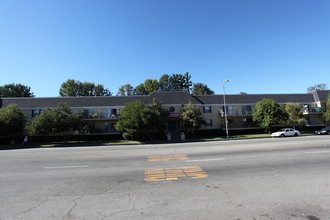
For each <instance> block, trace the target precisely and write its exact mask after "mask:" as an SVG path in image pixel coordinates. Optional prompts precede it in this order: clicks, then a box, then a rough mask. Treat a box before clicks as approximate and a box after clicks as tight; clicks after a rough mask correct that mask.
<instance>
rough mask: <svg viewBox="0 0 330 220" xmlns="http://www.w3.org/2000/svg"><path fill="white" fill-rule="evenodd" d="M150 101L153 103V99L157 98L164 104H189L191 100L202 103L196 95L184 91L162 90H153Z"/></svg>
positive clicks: (194, 102)
mask: <svg viewBox="0 0 330 220" xmlns="http://www.w3.org/2000/svg"><path fill="white" fill-rule="evenodd" d="M149 97H150V98H149V102H150V103H151V102H152V100H153V99H157V100H158V101H160V102H161V104H163V105H170V104H173V105H177V104H188V103H189V102H191V103H193V104H195V105H196V104H201V102H200V101H198V100H197V99H196V98H195V97H194V96H192V95H190V94H189V93H187V92H183V91H161V92H153V93H152V94H151V95H150V96H149Z"/></svg>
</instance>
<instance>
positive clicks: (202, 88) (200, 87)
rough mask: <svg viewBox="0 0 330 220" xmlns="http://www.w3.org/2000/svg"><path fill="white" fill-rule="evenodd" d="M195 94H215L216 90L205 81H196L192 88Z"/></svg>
mask: <svg viewBox="0 0 330 220" xmlns="http://www.w3.org/2000/svg"><path fill="white" fill-rule="evenodd" d="M192 94H193V95H207V94H214V92H213V91H212V90H211V89H210V88H209V87H207V85H205V84H203V83H194V84H193V88H192Z"/></svg>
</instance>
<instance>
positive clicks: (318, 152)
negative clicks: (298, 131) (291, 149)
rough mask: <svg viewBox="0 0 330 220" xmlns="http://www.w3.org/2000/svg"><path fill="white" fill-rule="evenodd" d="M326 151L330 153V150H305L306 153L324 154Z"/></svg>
mask: <svg viewBox="0 0 330 220" xmlns="http://www.w3.org/2000/svg"><path fill="white" fill-rule="evenodd" d="M324 153H330V151H310V152H305V154H324Z"/></svg>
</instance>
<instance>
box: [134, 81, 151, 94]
mask: <svg viewBox="0 0 330 220" xmlns="http://www.w3.org/2000/svg"><path fill="white" fill-rule="evenodd" d="M134 95H148V92H147V90H146V87H145V85H144V83H140V84H139V85H137V86H136V87H135V89H134Z"/></svg>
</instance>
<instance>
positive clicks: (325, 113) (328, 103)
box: [323, 92, 330, 124]
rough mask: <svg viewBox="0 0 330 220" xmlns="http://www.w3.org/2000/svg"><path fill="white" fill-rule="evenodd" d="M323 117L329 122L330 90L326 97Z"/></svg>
mask: <svg viewBox="0 0 330 220" xmlns="http://www.w3.org/2000/svg"><path fill="white" fill-rule="evenodd" d="M323 118H324V120H325V121H326V123H327V124H330V92H329V93H328V99H327V103H326V110H325V112H324V113H323Z"/></svg>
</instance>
